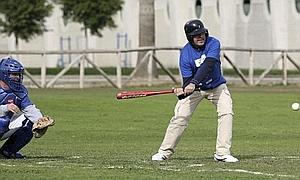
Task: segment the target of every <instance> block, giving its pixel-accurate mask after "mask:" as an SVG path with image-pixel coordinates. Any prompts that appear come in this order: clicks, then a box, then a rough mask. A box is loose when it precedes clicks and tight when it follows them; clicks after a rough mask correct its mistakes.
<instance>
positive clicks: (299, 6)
mask: <svg viewBox="0 0 300 180" xmlns="http://www.w3.org/2000/svg"><path fill="white" fill-rule="evenodd" d="M295 3H296V9H297V12H298V13H300V0H295Z"/></svg>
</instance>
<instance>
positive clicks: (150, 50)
mask: <svg viewBox="0 0 300 180" xmlns="http://www.w3.org/2000/svg"><path fill="white" fill-rule="evenodd" d="M180 49H181V47H141V48H135V49H112V50H63V51H42V50H19V51H0V55H2V56H7V55H10V56H16V55H39V56H41V60H42V61H43V63H42V65H41V76H40V77H41V78H40V80H36V79H35V78H34V76H32V75H31V74H30V73H29V72H28V71H27V70H25V75H26V76H27V77H28V78H29V79H30V80H31V81H32V82H33V83H34V84H35V85H36V86H37V87H38V88H50V87H53V86H54V84H55V83H56V82H57V80H58V79H59V78H61V77H62V76H63V75H64V74H65V73H66V72H67V71H68V70H69V69H70V68H71V67H72V66H74V64H77V63H79V64H80V66H79V68H80V71H79V87H80V88H84V76H85V74H84V70H85V64H86V63H88V64H90V65H91V66H92V67H93V68H94V69H96V70H97V71H98V72H99V74H101V75H102V76H103V77H104V78H105V79H106V80H107V81H108V82H109V83H110V84H111V85H112V86H113V87H115V88H119V89H120V88H122V87H123V86H124V85H126V84H127V83H128V82H130V81H131V80H132V79H133V78H134V77H135V75H136V72H137V71H138V70H139V69H140V68H141V65H137V66H136V67H135V69H134V70H133V72H132V73H131V74H130V75H129V77H127V78H126V79H127V80H126V81H124V82H123V80H124V78H122V77H123V76H122V67H121V62H122V59H121V54H122V53H130V52H140V51H146V52H147V53H146V54H145V56H144V57H143V58H142V59H141V61H140V64H143V62H146V61H149V62H148V64H149V65H148V85H149V86H151V85H152V81H153V79H152V77H153V75H152V68H153V67H152V64H153V63H152V61H155V62H156V64H157V65H158V66H160V67H161V69H162V70H164V72H165V73H166V74H167V75H168V76H169V77H170V80H172V82H173V83H174V84H177V83H178V82H177V80H176V78H175V76H174V75H173V74H172V72H171V71H170V70H168V68H167V67H165V66H164V65H163V61H161V60H159V58H158V57H157V56H156V55H155V52H157V51H174V50H175V51H180ZM221 50H222V53H221V58H222V60H223V61H227V62H228V63H229V64H230V66H232V68H233V69H234V71H235V72H236V73H237V74H238V76H239V77H240V78H241V80H242V81H243V83H244V84H246V85H250V86H253V85H258V84H260V82H261V81H262V79H263V78H264V77H265V76H266V75H267V74H268V73H269V72H270V71H271V70H272V69H273V67H274V66H275V64H277V63H279V61H281V62H282V84H283V85H287V82H288V76H287V61H289V62H291V63H292V64H293V65H294V66H295V67H296V69H297V70H298V71H299V72H300V66H299V65H298V64H297V63H296V61H295V60H293V59H292V58H291V56H289V53H300V49H247V48H232V47H223V48H222V49H221ZM229 51H239V52H248V53H249V68H248V70H249V71H248V72H249V74H248V78H247V76H246V75H245V74H244V73H243V72H242V71H241V70H240V68H239V67H238V66H237V63H234V61H233V60H231V59H230V58H229V57H228V56H227V54H226V53H227V52H229ZM254 52H268V53H270V52H273V53H274V52H277V53H280V55H279V56H278V58H276V59H275V60H274V62H273V63H272V64H271V65H270V66H269V67H268V68H267V69H265V70H264V72H263V73H262V74H261V75H260V76H259V77H258V78H257V79H256V80H255V79H254V55H253V53H254ZM54 54H57V55H61V54H77V55H78V56H77V57H76V58H74V59H73V60H72V61H71V62H70V63H69V64H68V65H67V66H66V67H64V69H62V70H61V71H60V72H59V73H58V74H57V75H55V76H54V77H53V78H52V79H51V80H50V81H48V82H47V81H46V69H47V66H46V61H47V58H46V57H47V55H54ZM88 54H115V55H116V56H117V57H118V58H117V59H118V62H117V64H116V78H115V80H113V79H111V78H110V77H109V76H108V75H107V74H106V73H105V72H104V71H103V70H102V69H101V67H99V66H97V65H96V64H95V63H94V62H93V61H91V60H90V59H89V58H88ZM38 81H40V83H39V82H38Z"/></svg>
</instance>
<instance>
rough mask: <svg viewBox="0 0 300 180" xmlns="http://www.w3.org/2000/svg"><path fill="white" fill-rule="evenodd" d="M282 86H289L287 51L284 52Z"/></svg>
mask: <svg viewBox="0 0 300 180" xmlns="http://www.w3.org/2000/svg"><path fill="white" fill-rule="evenodd" d="M282 73H283V77H282V84H283V85H285V86H286V85H287V67H286V51H282Z"/></svg>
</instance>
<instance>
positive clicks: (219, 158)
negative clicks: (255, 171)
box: [214, 154, 239, 162]
mask: <svg viewBox="0 0 300 180" xmlns="http://www.w3.org/2000/svg"><path fill="white" fill-rule="evenodd" d="M214 160H215V161H221V162H238V161H239V160H238V159H237V158H235V157H233V156H232V155H230V154H227V155H222V156H220V155H217V154H215V155H214Z"/></svg>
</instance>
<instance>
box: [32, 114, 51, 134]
mask: <svg viewBox="0 0 300 180" xmlns="http://www.w3.org/2000/svg"><path fill="white" fill-rule="evenodd" d="M54 124H55V121H54V119H52V118H50V117H49V116H44V117H41V118H40V119H39V120H38V121H37V122H35V123H34V124H33V126H32V133H33V136H34V137H35V138H40V137H42V136H43V135H44V134H45V133H46V131H47V129H48V127H49V126H53V125H54Z"/></svg>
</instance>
